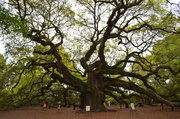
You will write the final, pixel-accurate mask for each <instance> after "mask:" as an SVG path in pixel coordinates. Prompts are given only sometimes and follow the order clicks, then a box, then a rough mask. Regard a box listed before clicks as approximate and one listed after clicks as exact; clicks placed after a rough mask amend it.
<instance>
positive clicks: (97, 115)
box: [0, 105, 180, 119]
mask: <svg viewBox="0 0 180 119" xmlns="http://www.w3.org/2000/svg"><path fill="white" fill-rule="evenodd" d="M107 109H109V110H114V111H109V112H91V113H86V115H85V114H84V113H79V110H80V109H79V108H76V110H73V108H72V107H70V108H65V107H62V111H63V112H62V111H61V110H59V112H58V109H57V108H50V109H46V110H42V107H22V108H19V109H16V110H12V111H0V119H180V108H178V107H175V108H174V111H172V110H171V107H169V106H164V109H163V110H162V108H161V106H160V105H158V106H154V107H152V106H149V105H145V106H143V107H136V112H137V114H138V115H136V113H133V115H130V109H129V108H125V107H122V108H121V109H120V106H110V107H109V106H107Z"/></svg>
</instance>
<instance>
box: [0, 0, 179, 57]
mask: <svg viewBox="0 0 180 119" xmlns="http://www.w3.org/2000/svg"><path fill="white" fill-rule="evenodd" d="M169 1H170V2H173V3H180V0H169ZM4 52H5V49H4V45H3V44H2V42H1V41H0V54H4Z"/></svg>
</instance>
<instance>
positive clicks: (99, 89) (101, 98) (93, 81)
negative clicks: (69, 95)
mask: <svg viewBox="0 0 180 119" xmlns="http://www.w3.org/2000/svg"><path fill="white" fill-rule="evenodd" d="M87 83H88V84H87V90H86V91H85V92H84V93H83V94H82V95H81V101H82V103H83V107H84V108H85V106H87V105H90V107H91V110H92V111H106V108H105V106H104V102H105V93H104V83H103V79H102V77H101V76H100V75H96V74H95V73H89V74H88V82H87Z"/></svg>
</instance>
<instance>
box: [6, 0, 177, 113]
mask: <svg viewBox="0 0 180 119" xmlns="http://www.w3.org/2000/svg"><path fill="white" fill-rule="evenodd" d="M7 4H8V5H9V7H10V8H11V10H13V12H14V14H16V15H17V16H18V19H19V20H20V21H21V22H20V24H22V25H19V26H20V29H24V30H23V31H21V33H22V35H19V36H15V37H14V36H13V40H12V37H9V39H11V40H6V39H8V38H7V37H6V39H4V41H5V42H6V44H9V45H6V47H7V49H8V48H9V47H8V46H11V48H10V50H8V53H11V56H12V57H13V60H14V62H13V63H14V64H15V65H17V67H18V66H19V68H20V67H21V70H20V73H18V72H17V73H16V75H15V77H11V80H14V79H16V80H15V82H14V84H12V86H11V87H10V89H12V90H13V91H16V90H18V89H19V88H18V87H21V88H20V89H23V88H22V85H23V81H24V80H27V81H29V82H32V83H30V84H29V86H30V87H31V90H29V95H31V94H32V95H31V96H30V97H31V98H33V97H35V96H40V95H44V94H45V93H46V92H47V91H48V90H50V89H51V87H52V86H53V83H57V82H58V83H60V84H66V85H68V86H71V87H72V88H73V89H74V90H75V91H78V92H80V93H81V96H80V98H81V105H82V106H83V107H85V106H86V105H91V109H92V110H95V111H106V109H105V107H104V101H105V95H109V96H111V97H113V98H114V99H116V100H117V101H119V102H120V101H121V102H124V101H123V100H122V98H127V99H128V98H130V97H132V96H136V97H142V95H146V96H148V97H150V98H153V99H155V100H157V101H158V102H161V103H165V104H167V105H170V106H179V105H180V103H178V102H171V101H170V100H168V99H167V98H164V96H163V95H164V94H161V92H158V91H159V90H156V88H155V87H154V86H153V85H151V83H152V82H151V81H152V79H155V80H157V81H159V80H162V78H160V77H161V76H160V75H161V74H162V72H161V71H168V73H170V74H171V77H173V76H174V75H178V74H179V72H180V70H179V69H178V68H175V69H173V68H172V67H171V65H169V64H166V65H168V66H165V65H159V63H157V64H156V63H152V62H151V61H150V60H151V59H150V58H147V57H146V54H149V53H153V52H151V51H152V47H153V45H154V43H156V42H157V41H158V40H159V39H164V38H165V37H166V36H168V35H170V34H177V35H178V34H179V28H178V27H177V26H178V25H177V24H178V20H179V16H178V15H177V14H173V13H174V12H172V13H170V12H169V11H170V9H168V8H169V7H168V5H169V4H168V1H165V0H161V1H154V0H147V1H144V0H74V1H67V0H62V1H58V0H57V1H56V0H9V2H8V3H7ZM16 28H17V27H16ZM5 30H6V29H5ZM8 35H10V36H11V34H8ZM8 35H7V36H8ZM11 49H13V50H11ZM20 61H22V62H20ZM135 65H136V67H138V70H139V71H136V70H133V67H134V66H135ZM16 71H17V70H16ZM31 72H33V73H32V75H31V76H32V77H34V78H33V79H32V80H30V79H29V73H31ZM37 72H38V73H37ZM26 76H27V77H28V78H25V77H26ZM17 77H18V78H17ZM137 82H140V84H141V85H139V83H137ZM159 82H160V81H159ZM26 83H27V82H26ZM35 87H37V88H35ZM20 89H19V90H18V91H17V92H19V93H22V90H20ZM39 89H40V90H39ZM33 90H36V91H37V90H38V94H34V93H37V92H36V91H33ZM127 90H132V91H130V93H127ZM23 92H24V91H23ZM131 92H133V93H131ZM134 92H136V93H134ZM117 93H121V96H122V98H119V96H120V95H118V94H117ZM166 96H171V95H166ZM21 97H22V96H21ZM16 99H17V100H19V98H16ZM23 99H25V98H23ZM124 103H125V102H124Z"/></svg>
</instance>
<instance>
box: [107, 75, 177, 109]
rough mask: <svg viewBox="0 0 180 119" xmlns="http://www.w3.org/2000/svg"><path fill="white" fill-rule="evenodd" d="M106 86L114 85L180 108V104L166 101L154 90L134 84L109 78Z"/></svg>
mask: <svg viewBox="0 0 180 119" xmlns="http://www.w3.org/2000/svg"><path fill="white" fill-rule="evenodd" d="M105 85H106V86H108V85H112V86H114V87H123V88H125V89H129V90H133V91H136V92H138V93H140V94H144V95H147V96H148V97H151V98H152V99H155V100H157V101H158V102H162V103H164V104H167V105H169V106H172V107H174V106H180V103H179V102H171V101H169V100H166V99H164V98H162V97H161V96H160V95H159V94H158V93H156V92H154V91H152V90H149V89H144V88H141V87H139V86H138V85H136V84H135V83H133V82H126V81H123V80H119V79H115V78H108V80H106V81H105Z"/></svg>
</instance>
